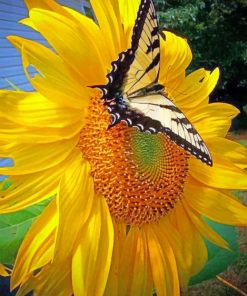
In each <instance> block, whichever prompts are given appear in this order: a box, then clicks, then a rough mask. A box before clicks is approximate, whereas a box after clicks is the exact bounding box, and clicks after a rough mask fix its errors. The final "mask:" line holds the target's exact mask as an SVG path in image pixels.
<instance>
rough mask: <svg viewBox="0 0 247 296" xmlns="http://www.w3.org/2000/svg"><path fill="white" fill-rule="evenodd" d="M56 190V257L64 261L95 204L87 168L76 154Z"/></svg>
mask: <svg viewBox="0 0 247 296" xmlns="http://www.w3.org/2000/svg"><path fill="white" fill-rule="evenodd" d="M59 187H60V188H59V192H58V197H57V199H58V210H59V225H58V234H57V241H56V250H59V251H58V254H57V256H58V257H59V258H60V259H61V260H64V258H66V256H67V254H68V253H69V252H71V251H72V248H73V243H74V241H75V239H76V235H77V233H78V231H79V230H80V228H81V227H82V226H83V224H84V223H85V221H86V220H87V219H88V217H89V214H90V211H91V208H92V205H93V201H94V184H93V178H92V176H91V175H90V165H89V163H88V162H87V161H85V160H83V158H82V156H81V152H80V151H77V153H76V155H75V156H74V159H72V160H71V162H70V164H68V165H67V168H66V170H65V172H64V174H63V176H62V178H61V181H60V186H59ZM61 246H63V248H61Z"/></svg>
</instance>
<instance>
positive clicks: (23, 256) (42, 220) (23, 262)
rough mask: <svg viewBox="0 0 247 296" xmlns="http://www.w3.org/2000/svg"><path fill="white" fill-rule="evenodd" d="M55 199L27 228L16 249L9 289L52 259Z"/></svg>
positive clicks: (56, 217) (55, 214) (55, 215)
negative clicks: (21, 241)
mask: <svg viewBox="0 0 247 296" xmlns="http://www.w3.org/2000/svg"><path fill="white" fill-rule="evenodd" d="M56 210H57V209H56V200H55V199H54V200H52V201H51V202H50V204H49V205H48V206H47V207H46V209H45V210H44V211H43V213H42V214H41V215H40V216H39V217H38V218H37V220H36V221H35V222H34V223H33V225H32V226H31V228H30V229H29V231H28V233H27V235H26V236H25V239H24V241H23V243H22V244H21V247H20V249H19V251H18V254H17V257H16V261H15V265H14V269H13V274H12V277H11V289H15V288H16V287H17V286H19V285H20V284H22V283H23V282H25V280H26V278H28V277H30V276H31V275H32V273H33V272H34V271H35V270H37V269H39V268H41V267H43V266H44V265H46V264H48V263H49V262H51V261H52V259H53V255H54V248H55V231H56V225H57V220H58V216H57V213H56Z"/></svg>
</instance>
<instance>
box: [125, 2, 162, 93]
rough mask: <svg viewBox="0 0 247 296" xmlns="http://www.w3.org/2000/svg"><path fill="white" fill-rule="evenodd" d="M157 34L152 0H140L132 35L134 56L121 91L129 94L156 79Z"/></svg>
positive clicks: (157, 58)
mask: <svg viewBox="0 0 247 296" xmlns="http://www.w3.org/2000/svg"><path fill="white" fill-rule="evenodd" d="M159 46H160V42H159V35H158V23H157V16H156V12H155V8H154V5H153V2H152V1H148V0H144V1H141V4H140V8H139V11H138V15H137V19H136V22H135V26H134V28H133V35H132V49H133V50H134V52H135V58H134V60H133V62H132V64H131V66H130V69H129V71H128V72H127V73H126V75H125V78H124V81H123V88H122V92H123V93H124V94H126V95H128V96H129V95H131V94H133V93H135V92H137V91H138V90H140V89H143V88H145V87H147V86H149V85H150V84H153V83H155V82H156V81H157V79H158V75H159V63H160V57H159V55H160V53H159V51H160V50H159Z"/></svg>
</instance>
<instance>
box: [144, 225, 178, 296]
mask: <svg viewBox="0 0 247 296" xmlns="http://www.w3.org/2000/svg"><path fill="white" fill-rule="evenodd" d="M145 231H146V235H147V243H148V250H149V258H150V264H151V270H152V275H153V281H154V286H155V289H156V291H157V294H158V295H160V296H172V295H174V296H177V295H179V281H178V274H177V264H176V260H175V256H174V253H173V250H172V248H171V246H170V244H169V243H168V242H167V241H166V239H165V237H164V236H163V230H161V229H160V228H159V227H155V226H153V225H148V227H146V230H145Z"/></svg>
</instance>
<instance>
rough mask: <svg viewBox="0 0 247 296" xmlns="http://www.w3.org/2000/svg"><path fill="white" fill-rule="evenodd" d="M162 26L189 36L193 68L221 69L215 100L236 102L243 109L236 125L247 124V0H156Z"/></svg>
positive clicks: (244, 125) (213, 98)
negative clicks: (246, 110)
mask: <svg viewBox="0 0 247 296" xmlns="http://www.w3.org/2000/svg"><path fill="white" fill-rule="evenodd" d="M156 6H157V8H158V15H159V21H160V26H161V27H165V28H168V29H172V30H174V31H175V32H176V33H178V34H181V35H182V36H186V38H187V39H188V41H189V43H190V45H191V47H192V52H193V61H192V64H191V66H190V69H189V70H190V71H191V70H194V69H196V68H200V67H205V68H207V69H209V70H212V69H213V68H215V67H216V66H219V67H220V70H221V75H222V76H221V81H220V83H219V85H218V88H217V90H216V91H215V92H214V93H213V94H212V101H224V102H227V103H231V104H234V105H235V106H236V107H238V108H239V109H240V110H241V114H240V116H239V117H238V119H237V120H236V121H235V126H234V127H235V129H237V128H241V127H242V128H244V127H246V128H247V116H246V114H245V113H244V111H243V106H244V105H245V104H246V101H247V78H246V77H247V26H246V24H247V1H245V0H236V1H228V0H185V1H182V0H168V1H163V0H156Z"/></svg>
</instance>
